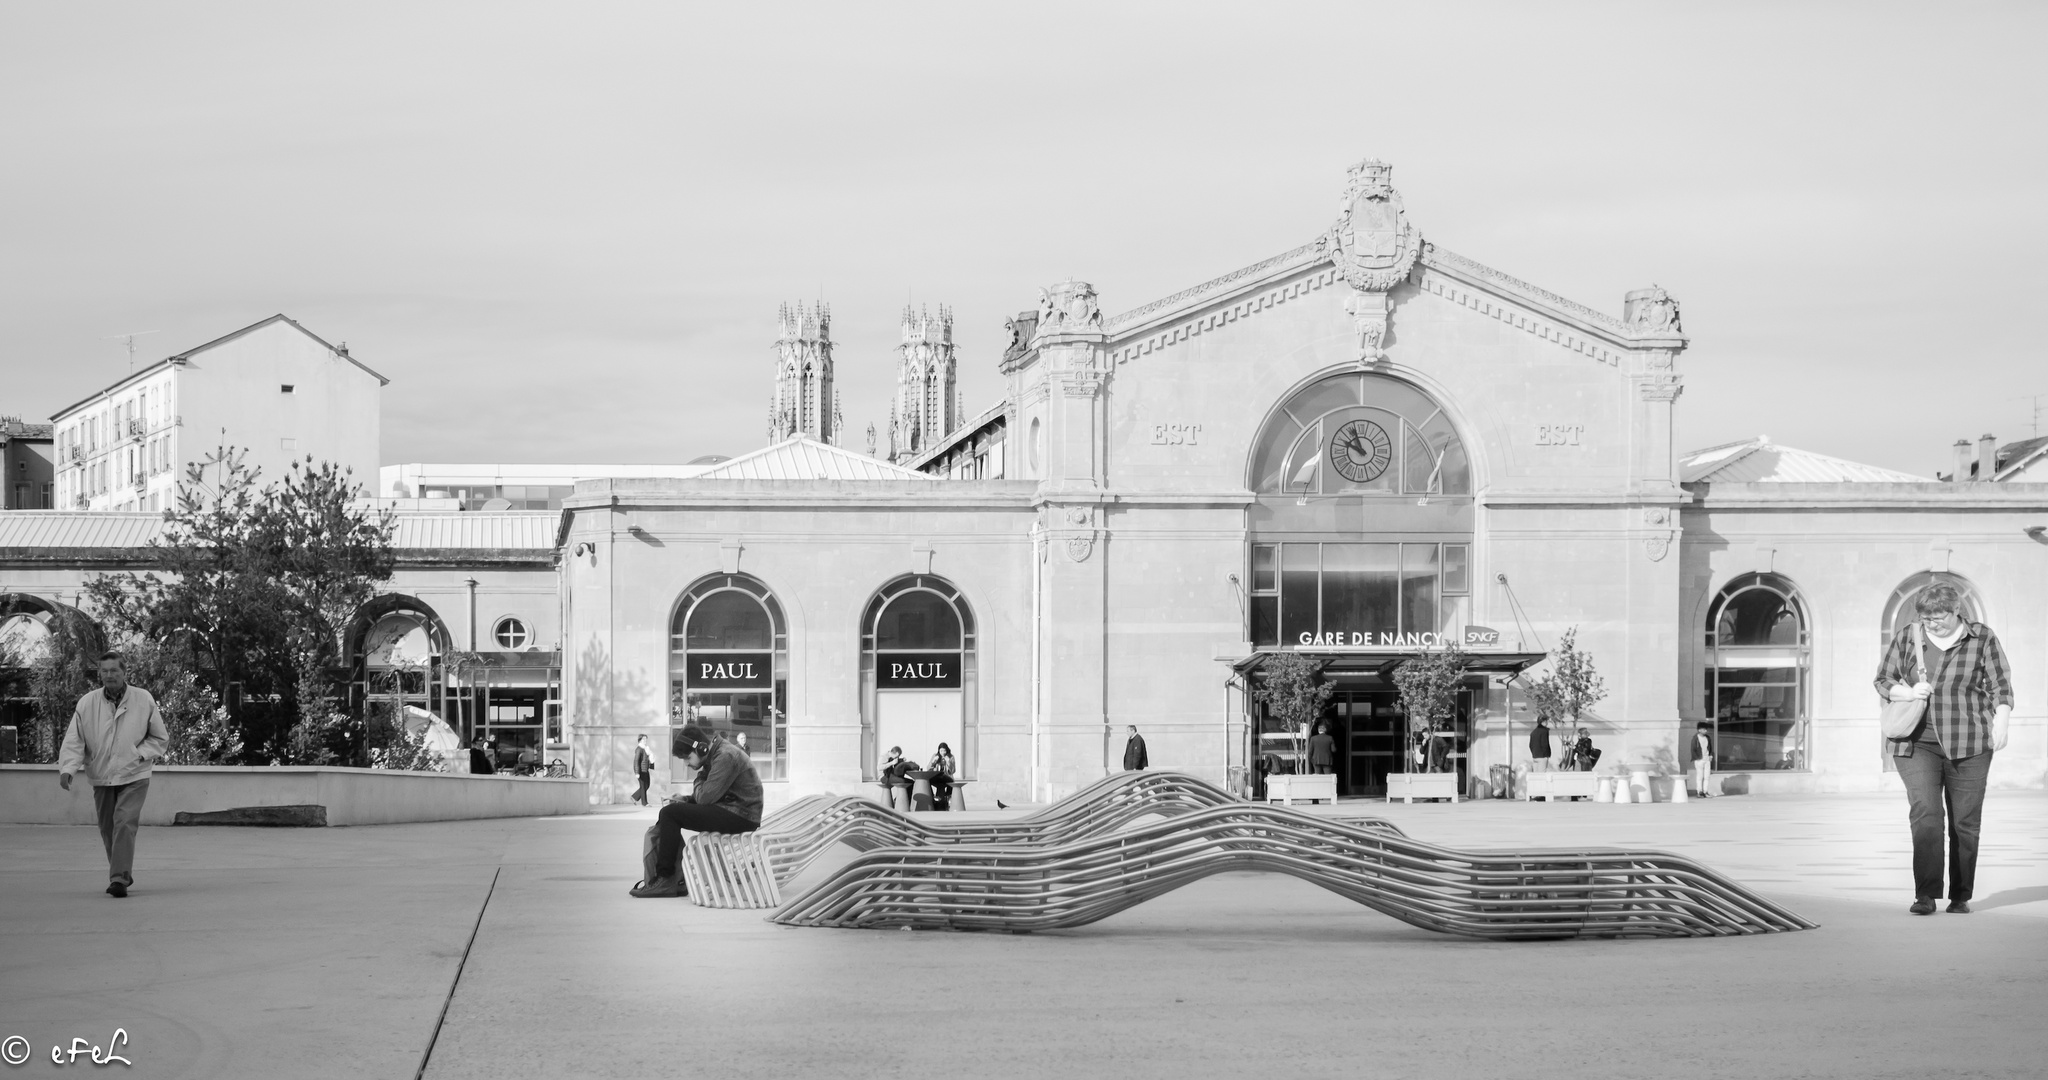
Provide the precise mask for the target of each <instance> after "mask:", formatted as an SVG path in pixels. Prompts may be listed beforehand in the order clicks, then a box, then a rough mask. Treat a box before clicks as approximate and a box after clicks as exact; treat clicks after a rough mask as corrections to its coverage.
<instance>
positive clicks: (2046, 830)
mask: <svg viewBox="0 0 2048 1080" xmlns="http://www.w3.org/2000/svg"><path fill="white" fill-rule="evenodd" d="M1367 808H1370V809H1371V810H1374V811H1384V813H1385V814H1386V816H1387V817H1389V818H1391V819H1393V820H1394V821H1396V822H1397V823H1399V824H1400V825H1401V826H1402V827H1403V828H1404V829H1406V830H1407V831H1408V832H1409V833H1410V834H1411V835H1413V836H1415V837H1417V838H1419V839H1424V840H1429V841H1434V842H1440V843H1444V844H1447V845H1451V846H1464V847H1514V846H1558V845H1567V844H1569V845H1599V846H1622V847H1654V848H1659V849H1663V850H1668V851H1673V852H1678V853H1681V854H1685V855H1690V856H1694V857H1697V858H1700V859H1703V860H1705V861H1707V862H1708V863H1710V864H1711V865H1713V866H1715V867H1717V868H1718V869H1721V870H1723V871H1725V872H1728V873H1730V874H1732V875H1734V876H1735V877H1737V878H1738V879H1740V880H1742V881H1744V882H1746V883H1747V884H1749V885H1751V886H1753V887H1755V888H1757V889H1758V890H1760V891H1761V892H1763V893H1765V894H1766V895H1768V896H1770V897H1772V898H1773V899H1776V900H1778V901H1780V902H1782V903H1784V904H1786V905H1787V906H1789V907H1791V908H1792V909H1793V910H1795V911H1797V912H1799V913H1800V914H1802V915H1804V916H1806V917H1808V918H1810V919H1812V920H1814V921H1816V922H1818V923H1819V924H1820V928H1819V929H1817V930H1813V931H1808V932H1802V933H1795V934H1785V935H1774V936H1767V937H1755V938H1741V939H1717V940H1650V941H1563V942H1537V943H1513V944H1510V943H1494V942H1481V941H1470V940H1463V939H1458V938H1450V937H1445V936H1442V935H1438V934H1433V933H1429V932H1427V931H1423V930H1418V929H1415V928H1413V927H1410V926H1407V925H1405V924H1403V923H1400V922H1397V921H1394V920H1392V919H1389V918H1387V917H1385V916H1382V915H1379V914H1376V913H1374V912H1371V911H1368V910H1366V909H1363V908H1360V907H1357V906H1356V905H1353V904H1351V903H1348V902H1346V901H1344V900H1342V899H1340V898H1338V897H1336V896H1334V895H1332V894H1329V893H1326V892H1323V891H1321V890H1319V889H1317V888H1315V887H1313V886H1310V885H1307V884H1305V883H1303V882H1300V881H1296V880H1294V879H1291V878H1287V877H1282V876H1276V875H1262V874H1230V875H1224V876H1220V877H1216V878H1212V879H1209V880H1207V881H1204V882H1201V883H1198V884H1196V885H1194V886H1191V887H1188V888H1186V889H1183V890H1181V891H1179V892H1177V893H1174V894H1171V895H1169V896H1166V897H1164V898H1162V899H1160V900H1157V901H1154V902H1152V903H1149V904H1146V905H1143V906H1141V907H1138V908H1136V909H1133V910H1131V911H1128V912H1124V913H1122V914H1119V915H1116V916H1113V917H1111V918H1110V919H1107V920H1105V921H1103V922H1101V923H1097V924H1095V925H1093V926H1090V927H1085V928H1082V929H1079V930H1072V931H1062V932H1055V933H1041V934H1034V935H1028V936H1012V935H1000V934H996V935H991V934H958V933H943V932H917V933H912V932H900V931H853V930H819V929H795V928H785V927H779V926H774V925H771V924H769V923H767V922H765V921H763V919H762V913H761V912H750V911H714V910H707V909H700V908H697V907H695V906H694V905H692V904H690V903H689V902H688V901H682V900H634V899H631V898H629V897H627V896H626V888H627V887H628V886H629V885H631V884H632V882H633V879H634V878H635V877H637V876H638V874H637V870H636V867H637V864H638V856H639V836H640V833H641V831H642V830H643V829H644V828H645V826H646V824H647V822H648V820H649V819H651V817H652V811H649V810H641V809H638V808H633V809H631V810H628V811H617V810H608V811H604V812H598V813H593V814H590V815H588V816H582V817H568V818H544V819H518V820H498V821H471V822H451V823H439V824H421V825H398V826H377V827H364V828H347V829H324V830H268V829H238V828H219V829H193V828H184V829H176V828H146V829H144V830H143V831H142V836H141V839H140V842H139V845H138V850H139V855H138V862H137V867H136V879H137V881H136V891H135V894H134V895H133V896H131V897H130V898H129V899H127V900H122V901H115V900H112V899H109V898H107V897H105V896H103V895H101V894H100V891H99V890H100V887H101V885H102V884H103V883H104V876H103V872H102V871H103V864H102V863H101V861H100V858H101V857H100V852H99V843H98V837H97V836H96V835H95V834H94V832H93V830H91V829H90V828H83V827H59V826H5V827H0V850H4V851H5V852H6V865H5V868H4V870H0V910H4V912H5V922H4V931H0V933H4V936H0V1038H4V1037H7V1036H14V1035H19V1036H21V1037H23V1038H25V1039H27V1040H28V1042H29V1044H30V1045H31V1046H32V1047H33V1048H34V1050H35V1053H36V1057H35V1058H33V1059H31V1060H30V1061H29V1062H28V1063H27V1064H25V1065H21V1066H18V1067H13V1068H0V1076H40V1075H47V1074H56V1073H58V1072H60V1070H59V1069H58V1068H56V1067H54V1066H52V1065H51V1063H50V1061H49V1049H50V1046H51V1045H52V1044H54V1043H60V1042H61V1043H64V1044H66V1045H69V1043H70V1040H71V1039H72V1038H73V1037H79V1038H83V1039H85V1040H87V1042H88V1043H98V1044H101V1045H106V1044H107V1043H108V1041H109V1039H110V1037H111V1035H112V1034H113V1032H114V1030H115V1029H116V1028H123V1029H125V1030H126V1031H127V1033H128V1042H127V1044H126V1045H125V1046H123V1047H120V1048H118V1049H117V1052H118V1053H120V1054H122V1055H123V1056H125V1057H126V1058H128V1059H129V1060H130V1061H132V1062H133V1066H132V1067H131V1068H125V1069H123V1068H120V1067H119V1066H114V1067H113V1068H114V1069H115V1070H118V1073H119V1074H120V1075H128V1076H136V1077H281V1076H289V1077H328V1076H332V1077H390V1078H400V1077H411V1076H413V1075H414V1074H415V1072H416V1071H417V1070H418V1069H419V1068H420V1064H421V1059H422V1054H423V1052H424V1051H425V1050H426V1049H427V1047H428V1043H429V1040H430V1039H434V1040H435V1041H434V1045H433V1051H432V1056H431V1060H430V1061H429V1062H428V1065H427V1069H426V1075H427V1076H429V1077H437V1078H439V1077H497V1078H503V1077H561V1076H607V1077H611V1076H654V1075H670V1076H679V1077H778V1078H784V1077H834V1078H837V1077H869V1076H920V1077H923V1076H945V1077H961V1078H978V1077H1062V1078H1076V1077H1095V1076H1104V1077H1110V1076H1116V1077H1122V1076H1142V1077H1151V1076H1157V1077H1202V1076H1242V1077H1323V1076H1329V1077H1337V1076H1344V1077H1358V1076H1374V1077H1380V1076H1384V1077H1417V1076H1444V1077H1608V1076H1613V1077H1624V1076H1625V1077H1652V1078H1656V1080H1679V1078H1684V1077H1709V1076H1711V1077H1752V1076H1754V1077H1855V1078H1876V1077H1894V1076H1896V1077H1908V1076H1911V1077H1930V1076H1940V1077H1979V1076H1982V1077H2034V1076H2038V1075H2040V1074H2041V1073H2042V1071H2043V1061H2044V1058H2048V1030H2044V1025H2043V1024H2042V1022H2041V1020H2040V1011H2041V1004H2042V1002H2043V1001H2044V1000H2048V965H2044V961H2048V854H2044V853H2048V793H2044V792H2011V791H1998V792H1993V793H1992V795H1991V797H1990V799H1989V801H1988V803H1987V805H1986V810H1985V836H1986V842H1985V845H1984V849H1983V854H1982V861H1981V867H1980V871H1979V883H1978V904H1977V907H1978V912H1977V913H1976V914H1972V915H1968V916H1957V915H1947V914H1938V915H1936V916H1934V917H1932V918H1913V917H1911V916H1908V915H1907V914H1906V913H1905V907H1906V904H1907V903H1908V902H1909V901H1910V900H1911V899H1912V897H1911V895H1910V894H1911V887H1910V878H1909V876H1908V873H1907V863H1908V846H1907V838H1906V831H1905V820H1904V819H1905V805H1904V797H1903V796H1901V795H1889V796H1880V795H1815V796H1743V797H1727V798H1722V799H1717V800H1714V801H1711V802H1704V803H1702V802H1694V803H1689V804H1686V805H1670V804H1656V805H1649V806H1643V805H1633V806H1613V805H1605V804H1591V803H1571V804H1558V805H1543V804H1523V803H1505V802H1477V803H1463V804H1459V805H1456V806H1452V805H1446V804H1418V805H1414V806H1402V805H1393V806H1383V805H1381V804H1376V803H1375V804H1363V803H1347V804H1345V805H1344V806H1343V807H1342V809H1343V810H1344V811H1345V812H1346V813H1353V812H1358V811H1360V810H1364V809H1367ZM975 816H994V815H975ZM833 864H835V865H836V863H833ZM827 865H828V864H824V863H821V865H820V866H817V867H813V868H812V870H811V871H810V872H809V873H808V874H807V875H806V878H805V879H803V880H804V881H809V880H815V879H816V875H818V874H819V873H821V872H823V871H824V870H825V869H826V868H827ZM801 884H802V882H799V885H801ZM487 896H488V903H486V897H487ZM480 911H481V913H482V914H481V919H479V912H480ZM473 930H474V932H475V941H474V945H473V947H470V948H469V951H468V958H467V961H466V963H465V962H464V961H463V957H464V950H465V946H467V945H468V944H469V941H470V937H471V933H472V931H473ZM459 964H460V965H462V967H461V976H460V980H459V983H457V984H456V987H455V991H454V995H453V998H452V1000H451V999H450V997H449V989H450V985H451V983H456V975H457V968H458V965H459ZM444 1003H445V1004H446V1006H447V1014H446V1021H445V1023H443V1024H442V1025H441V1026H440V1028H439V1034H438V1037H436V1036H435V1031H436V1022H437V1020H438V1019H439V1018H440V1016H441V1013H442V1009H443V1007H444ZM17 1045H18V1044H17ZM80 1069H84V1070H87V1071H90V1072H95V1073H97V1072H99V1070H96V1069H92V1068H91V1066H89V1065H87V1064H86V1061H85V1059H84V1058H83V1057H81V1058H80V1059H79V1062H78V1064H77V1065H75V1066H67V1067H66V1069H65V1070H63V1071H77V1070H80Z"/></svg>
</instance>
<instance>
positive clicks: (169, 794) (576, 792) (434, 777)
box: [0, 765, 590, 825]
mask: <svg viewBox="0 0 2048 1080" xmlns="http://www.w3.org/2000/svg"><path fill="white" fill-rule="evenodd" d="M302 804H316V805H319V806H324V807H326V808H327V823H328V824H329V825H392V824H396V823H399V822H404V821H453V820H456V819H459V818H495V817H551V816H554V815H557V814H583V813H588V812H589V811H590V785H589V782H588V781H586V780H583V779H581V778H577V777H569V778H564V779H553V780H550V779H544V778H535V777H527V776H472V775H468V774H462V773H426V772H397V771H393V770H386V769H334V768H325V767H310V766H273V767H260V766H259V767H229V766H214V765H159V766H157V767H156V770H155V771H154V772H153V773H152V774H151V775H150V778H149V798H148V800H147V801H145V802H144V803H143V806H142V823H143V824H144V825H169V824H171V819H172V817H173V815H175V814H177V813H178V812H179V811H180V810H189V811H194V812H203V811H209V810H229V809H233V808H235V807H238V806H293V805H302ZM93 820H94V819H93V808H92V785H91V784H88V783H86V781H85V778H84V777H83V776H74V777H72V780H71V790H70V791H68V792H67V791H65V790H64V789H62V788H60V787H58V786H57V767H56V766H55V765H0V823H4V824H10V825H90V824H93Z"/></svg>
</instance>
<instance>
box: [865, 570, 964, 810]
mask: <svg viewBox="0 0 2048 1080" xmlns="http://www.w3.org/2000/svg"><path fill="white" fill-rule="evenodd" d="M860 626H861V639H860V641H861V670H860V683H861V775H862V776H863V777H865V778H867V779H869V780H874V779H876V778H877V773H876V771H875V770H876V767H877V766H878V765H879V764H880V763H881V759H882V755H883V754H884V753H885V752H887V751H888V749H889V748H890V747H892V746H901V747H902V748H903V756H905V757H907V758H909V759H911V760H912V761H915V762H917V763H919V764H920V765H921V764H923V763H925V762H927V761H930V760H931V759H932V756H933V754H935V753H936V752H937V750H938V746H939V744H940V743H945V744H946V748H947V749H949V750H951V751H952V752H953V759H954V761H956V762H957V763H958V764H959V768H960V770H961V771H960V774H959V777H960V778H961V779H972V778H973V777H974V775H975V770H976V768H977V764H976V762H977V754H978V753H979V752H980V748H979V739H978V737H977V724H976V706H975V698H976V691H975V688H976V685H977V679H978V674H977V667H978V663H977V658H976V652H977V650H976V648H975V628H974V612H973V611H972V610H971V609H969V608H968V606H967V600H966V598H965V597H963V596H961V595H960V590H959V589H956V588H954V587H953V585H952V583H950V582H948V581H946V580H945V579H944V578H937V577H933V576H931V575H929V574H911V575H907V576H905V577H900V578H897V579H895V580H894V581H891V582H889V583H888V584H887V585H884V586H883V587H882V588H881V589H880V590H879V591H877V592H876V593H875V595H874V597H873V598H872V599H870V600H869V601H868V606H867V610H866V611H865V612H864V613H863V614H862V615H861V621H860Z"/></svg>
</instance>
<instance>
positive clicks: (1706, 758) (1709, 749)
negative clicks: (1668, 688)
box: [1692, 720, 1714, 799]
mask: <svg viewBox="0 0 2048 1080" xmlns="http://www.w3.org/2000/svg"><path fill="white" fill-rule="evenodd" d="M1713 770H1714V728H1713V725H1712V724H1709V723H1708V722H1707V721H1705V720H1702V721H1700V722H1699V725H1698V726H1697V727H1695V728H1693V732H1692V786H1693V787H1695V788H1697V789H1699V793H1700V798H1702V799H1711V798H1713V797H1714V793H1713V792H1711V791H1708V790H1707V787H1708V785H1709V783H1710V781H1709V774H1711V773H1712V772H1713Z"/></svg>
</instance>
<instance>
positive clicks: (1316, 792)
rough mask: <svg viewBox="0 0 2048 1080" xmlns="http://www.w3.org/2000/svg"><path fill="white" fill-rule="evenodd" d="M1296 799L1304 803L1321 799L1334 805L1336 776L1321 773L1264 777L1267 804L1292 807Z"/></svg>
mask: <svg viewBox="0 0 2048 1080" xmlns="http://www.w3.org/2000/svg"><path fill="white" fill-rule="evenodd" d="M1296 799H1300V800H1302V801H1304V802H1308V801H1311V800H1315V799H1323V800H1325V801H1327V802H1330V803H1332V804H1335V803H1336V801H1337V775H1336V774H1335V773H1323V774H1321V775H1316V774H1309V775H1306V776H1303V775H1299V774H1290V773H1281V774H1279V775H1277V776H1268V777H1266V801H1267V802H1269V803H1270V802H1277V803H1283V804H1285V805H1288V806H1292V805H1294V800H1296Z"/></svg>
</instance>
